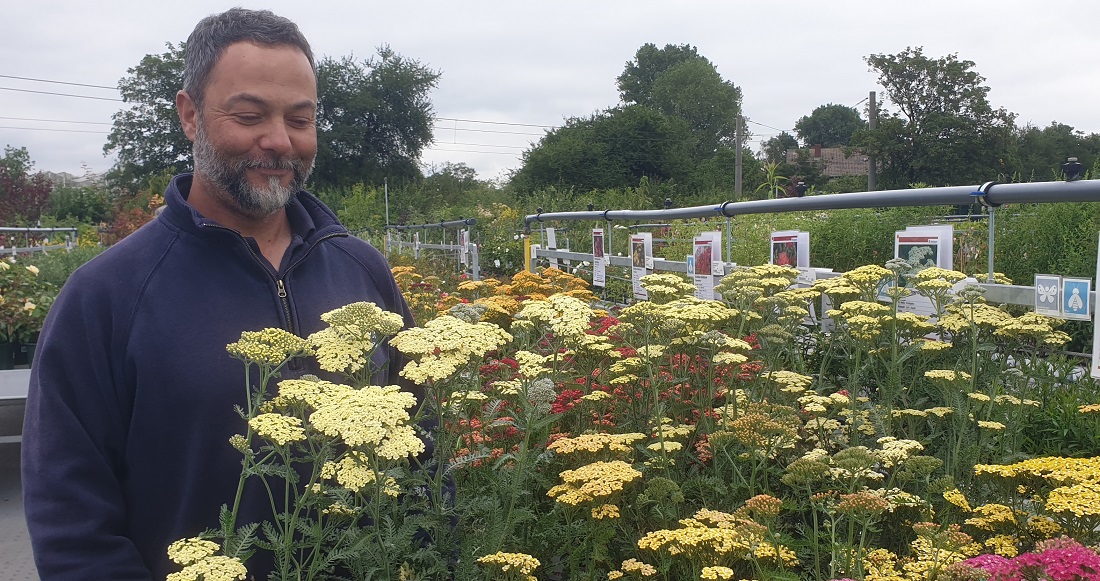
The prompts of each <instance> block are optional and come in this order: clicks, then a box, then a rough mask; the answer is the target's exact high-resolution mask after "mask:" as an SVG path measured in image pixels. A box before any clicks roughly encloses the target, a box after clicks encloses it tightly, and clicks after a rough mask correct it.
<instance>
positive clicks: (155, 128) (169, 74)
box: [103, 42, 191, 192]
mask: <svg viewBox="0 0 1100 581" xmlns="http://www.w3.org/2000/svg"><path fill="white" fill-rule="evenodd" d="M183 45H184V43H182V42H181V43H179V44H176V45H173V44H172V43H170V42H169V43H167V44H166V46H167V47H168V50H167V51H165V52H164V53H162V54H148V55H145V56H144V57H143V58H142V59H141V62H139V63H138V64H137V66H135V67H132V68H129V69H127V71H126V73H127V75H126V76H125V77H123V78H122V79H121V80H120V81H119V82H118V91H119V93H120V94H121V95H122V100H123V101H124V102H125V103H126V104H127V105H126V108H124V109H121V110H120V111H118V112H117V113H115V114H114V115H113V116H112V120H113V124H112V126H111V133H110V134H109V135H108V136H107V144H106V145H104V146H103V153H105V154H112V153H114V154H116V155H117V156H118V163H116V164H115V167H114V168H112V170H111V171H110V172H109V175H108V180H109V181H111V182H112V183H115V184H118V185H120V186H123V187H125V188H127V189H129V190H130V191H132V192H133V191H137V190H139V189H141V188H143V187H145V185H146V184H147V182H148V180H149V178H150V177H152V176H154V175H157V174H160V173H163V172H165V171H169V172H172V173H178V172H180V171H183V170H185V169H186V168H189V167H191V141H190V140H188V139H187V136H186V135H184V134H183V128H182V127H181V126H180V121H179V115H177V114H176V92H178V91H179V90H180V87H181V84H182V79H183Z"/></svg>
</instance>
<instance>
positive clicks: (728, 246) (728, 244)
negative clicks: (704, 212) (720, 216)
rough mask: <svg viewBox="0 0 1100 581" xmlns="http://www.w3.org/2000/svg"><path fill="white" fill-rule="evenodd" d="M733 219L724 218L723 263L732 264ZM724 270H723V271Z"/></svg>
mask: <svg viewBox="0 0 1100 581" xmlns="http://www.w3.org/2000/svg"><path fill="white" fill-rule="evenodd" d="M732 221H733V218H730V217H729V216H726V258H725V262H733V260H732V255H733V225H732ZM723 270H724V269H723Z"/></svg>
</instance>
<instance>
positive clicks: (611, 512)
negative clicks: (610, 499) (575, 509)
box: [592, 504, 619, 520]
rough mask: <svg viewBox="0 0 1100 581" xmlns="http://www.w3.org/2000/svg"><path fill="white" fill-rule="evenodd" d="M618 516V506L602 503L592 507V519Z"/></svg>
mask: <svg viewBox="0 0 1100 581" xmlns="http://www.w3.org/2000/svg"><path fill="white" fill-rule="evenodd" d="M605 518H607V519H611V518H619V507H618V506H615V505H614V504H603V505H600V506H597V507H594V508H593V509H592V519H593V520H603V519H605Z"/></svg>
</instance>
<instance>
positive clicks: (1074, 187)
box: [523, 180, 1100, 232]
mask: <svg viewBox="0 0 1100 581" xmlns="http://www.w3.org/2000/svg"><path fill="white" fill-rule="evenodd" d="M1045 202H1100V180H1078V181H1072V182H1032V183H1022V184H998V183H995V182H986V183H985V184H982V185H973V186H946V187H940V188H917V189H910V190H884V191H878V192H858V193H852V194H826V195H821V196H810V197H806V198H781V199H776V200H752V201H748V202H723V203H721V204H712V205H708V206H692V207H688V208H669V209H661V210H604V211H602V212H600V211H591V210H589V211H579V212H540V213H537V214H528V215H527V216H524V218H523V223H524V229H525V230H526V231H527V232H530V229H531V224H532V223H533V222H546V221H549V220H561V221H578V220H604V221H607V222H611V221H615V220H628V221H641V220H684V219H689V218H705V217H712V216H724V217H727V218H728V217H733V216H739V215H748V214H779V213H785V212H806V211H814V210H848V209H855V208H890V207H902V206H959V205H967V206H969V205H971V204H974V203H980V204H982V205H983V206H988V207H996V206H1000V205H1003V204H1028V203H1045Z"/></svg>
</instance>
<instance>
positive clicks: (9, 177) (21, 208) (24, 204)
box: [0, 146, 53, 226]
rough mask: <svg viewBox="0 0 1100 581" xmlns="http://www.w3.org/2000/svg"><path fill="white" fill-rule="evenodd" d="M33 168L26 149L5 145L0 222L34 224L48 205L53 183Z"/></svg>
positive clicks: (0, 173) (1, 162)
mask: <svg viewBox="0 0 1100 581" xmlns="http://www.w3.org/2000/svg"><path fill="white" fill-rule="evenodd" d="M32 171H34V163H33V162H31V158H30V154H29V153H28V152H27V148H25V147H20V148H14V147H10V146H8V147H5V148H4V157H3V158H0V225H3V226H34V225H36V224H37V222H38V220H39V219H40V218H41V217H42V214H43V213H44V212H45V211H46V210H47V208H49V204H50V191H51V190H52V189H53V184H51V183H50V180H49V179H48V178H47V177H46V174H45V173H43V172H37V173H33V174H32V173H31V172H32Z"/></svg>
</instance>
